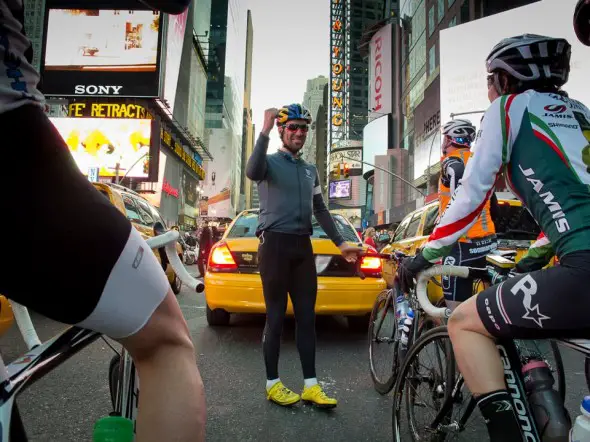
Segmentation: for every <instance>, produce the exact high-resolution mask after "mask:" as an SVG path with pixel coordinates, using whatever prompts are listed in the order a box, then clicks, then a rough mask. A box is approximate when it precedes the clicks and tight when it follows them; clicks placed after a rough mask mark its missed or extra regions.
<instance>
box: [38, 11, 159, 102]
mask: <svg viewBox="0 0 590 442" xmlns="http://www.w3.org/2000/svg"><path fill="white" fill-rule="evenodd" d="M45 35H46V42H45V48H44V57H43V68H42V82H41V87H42V90H43V92H44V93H45V94H46V95H57V96H72V95H74V96H97V95H98V96H119V97H125V96H135V97H155V96H158V93H159V69H158V66H159V61H160V46H161V14H160V13H159V12H156V11H146V10H117V9H57V8H56V9H53V8H50V9H49V10H48V11H47V29H46V34H45Z"/></svg>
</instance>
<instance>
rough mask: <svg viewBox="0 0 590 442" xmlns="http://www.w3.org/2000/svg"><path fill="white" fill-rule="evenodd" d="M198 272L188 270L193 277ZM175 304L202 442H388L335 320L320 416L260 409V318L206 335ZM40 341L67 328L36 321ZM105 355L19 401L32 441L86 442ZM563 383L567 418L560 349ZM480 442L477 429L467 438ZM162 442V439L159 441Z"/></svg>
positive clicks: (321, 352)
mask: <svg viewBox="0 0 590 442" xmlns="http://www.w3.org/2000/svg"><path fill="white" fill-rule="evenodd" d="M195 267H196V266H190V268H189V270H190V271H191V272H193V273H194V272H196V269H195ZM178 301H179V303H180V305H181V307H182V310H183V312H184V314H185V317H186V319H187V322H188V324H189V327H190V331H191V334H192V338H193V341H194V344H195V347H196V351H197V361H198V365H199V368H200V370H201V375H202V377H203V380H204V382H205V387H206V393H207V413H208V422H207V440H209V441H222V442H233V441H265V442H266V441H269V442H270V441H294V440H308V441H328V442H336V441H355V442H356V441H359V442H360V441H387V440H391V397H390V396H385V397H384V396H381V395H379V394H378V393H377V392H375V390H374V389H373V386H372V382H371V378H370V376H369V371H368V351H367V340H366V336H365V334H362V333H355V332H352V331H349V330H348V328H347V325H346V321H345V320H344V319H343V318H339V317H320V318H318V321H317V367H318V377H319V380H320V381H321V383H322V384H323V386H324V387H325V390H326V391H327V392H328V393H329V394H332V395H334V396H335V397H337V398H338V400H339V404H338V407H337V408H336V409H334V410H332V411H322V410H318V409H315V408H313V407H311V406H308V405H297V406H294V407H292V408H281V407H278V406H276V405H273V404H271V403H269V402H268V401H266V399H265V395H264V386H265V374H264V366H263V361H262V349H261V335H262V329H263V327H264V316H244V315H236V316H234V317H232V322H231V325H230V326H228V327H220V328H212V327H208V325H207V322H206V319H205V301H204V296H203V294H200V295H197V294H195V293H191V292H189V291H188V290H183V291H182V292H181V294H180V295H179V296H178ZM32 318H33V323H34V324H35V326H36V327H37V331H38V333H39V336H40V337H41V339H48V338H50V337H52V336H53V335H55V334H56V333H58V332H59V331H60V330H62V329H63V328H64V327H65V326H64V325H62V324H59V323H56V322H53V321H50V320H48V319H46V318H44V317H41V316H39V315H37V314H35V313H32ZM294 331H295V326H294V322H293V320H288V321H287V323H286V325H285V332H284V338H283V341H284V342H283V345H282V348H281V360H280V373H281V379H282V380H283V382H284V383H285V384H286V385H287V386H289V387H290V388H292V389H293V390H296V391H298V390H300V389H301V388H302V384H303V380H302V376H301V368H300V364H299V359H298V356H297V349H296V345H295V337H294V335H295V333H294ZM25 351H26V348H25V346H24V343H23V341H22V338H21V336H20V334H19V331H18V329H17V328H16V327H13V328H12V329H11V330H10V331H9V332H8V333H7V334H6V335H5V336H3V337H2V338H1V339H0V352H1V353H2V356H3V358H4V360H5V361H6V362H8V361H12V360H14V359H15V358H16V357H18V356H19V355H20V354H22V353H24V352H25ZM112 355H113V350H111V349H110V348H109V346H108V345H107V344H106V343H105V342H104V341H102V340H99V341H97V342H95V343H94V344H92V345H91V346H89V347H88V348H87V349H85V350H84V351H82V352H80V353H79V354H78V355H76V356H74V357H73V358H72V359H70V360H69V361H68V362H66V363H65V364H63V365H62V366H60V367H58V368H57V369H56V370H54V371H53V372H52V373H50V374H49V375H47V376H46V377H45V378H43V379H41V380H39V381H38V382H37V383H35V384H34V385H33V386H32V387H31V388H30V389H29V390H27V391H25V392H24V393H23V394H22V395H21V396H20V398H19V401H18V405H19V408H20V411H21V415H22V416H23V417H24V421H25V426H26V428H27V433H28V435H29V437H30V440H31V441H42V442H46V441H47V442H50V441H51V442H53V441H55V442H69V441H72V442H82V441H90V440H91V434H92V427H93V425H94V422H95V421H96V420H97V419H99V418H101V417H103V416H106V415H108V413H109V412H110V411H111V409H110V398H109V391H108V381H107V373H108V365H109V360H110V358H111V357H112ZM562 356H563V358H564V363H565V367H566V378H567V383H568V390H567V405H568V408H569V410H570V411H571V412H573V415H574V416H576V415H577V414H578V413H579V412H578V410H579V403H580V401H581V399H582V397H583V395H584V394H588V393H587V388H586V385H585V381H584V377H583V360H582V358H581V357H580V356H579V355H578V354H577V353H575V352H573V351H570V350H568V349H562ZM475 436H477V437H478V438H479V440H480V441H482V442H483V441H485V440H487V436H486V435H485V433H483V432H482V431H478V434H473V433H472V434H470V436H469V437H468V438H467V439H464V438H461V440H475V439H473V437H475ZM408 440H411V439H410V438H408ZM163 442H164V441H163Z"/></svg>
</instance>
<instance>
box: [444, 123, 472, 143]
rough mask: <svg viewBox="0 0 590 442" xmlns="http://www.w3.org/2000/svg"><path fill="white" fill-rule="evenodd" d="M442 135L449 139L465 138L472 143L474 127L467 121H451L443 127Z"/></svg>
mask: <svg viewBox="0 0 590 442" xmlns="http://www.w3.org/2000/svg"><path fill="white" fill-rule="evenodd" d="M442 133H443V135H446V136H448V137H451V138H467V139H469V140H470V141H473V138H474V137H475V126H474V125H473V124H471V121H469V120H462V119H457V120H451V121H449V122H448V123H447V124H445V125H444V126H443V130H442Z"/></svg>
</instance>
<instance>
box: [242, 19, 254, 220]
mask: <svg viewBox="0 0 590 442" xmlns="http://www.w3.org/2000/svg"><path fill="white" fill-rule="evenodd" d="M253 41H254V29H253V26H252V11H250V10H248V22H247V27H246V68H245V72H244V129H243V132H242V172H241V174H242V177H241V185H240V193H241V194H243V195H244V202H245V207H240V210H241V209H251V208H252V188H253V187H256V186H255V185H254V183H252V180H249V179H248V178H247V177H246V163H247V161H248V158H250V155H252V151H253V149H254V124H253V122H252V108H251V107H250V106H251V96H252V51H253Z"/></svg>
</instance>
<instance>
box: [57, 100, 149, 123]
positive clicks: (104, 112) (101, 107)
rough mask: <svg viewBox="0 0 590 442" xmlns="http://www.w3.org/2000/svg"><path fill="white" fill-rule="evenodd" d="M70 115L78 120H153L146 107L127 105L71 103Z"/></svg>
mask: <svg viewBox="0 0 590 442" xmlns="http://www.w3.org/2000/svg"><path fill="white" fill-rule="evenodd" d="M68 115H69V116H70V117H76V118H78V117H86V118H135V119H138V120H146V119H149V120H151V119H152V115H151V114H150V113H149V111H148V110H147V109H146V108H145V107H143V106H140V105H139V104H126V103H71V104H70V105H69V107H68Z"/></svg>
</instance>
